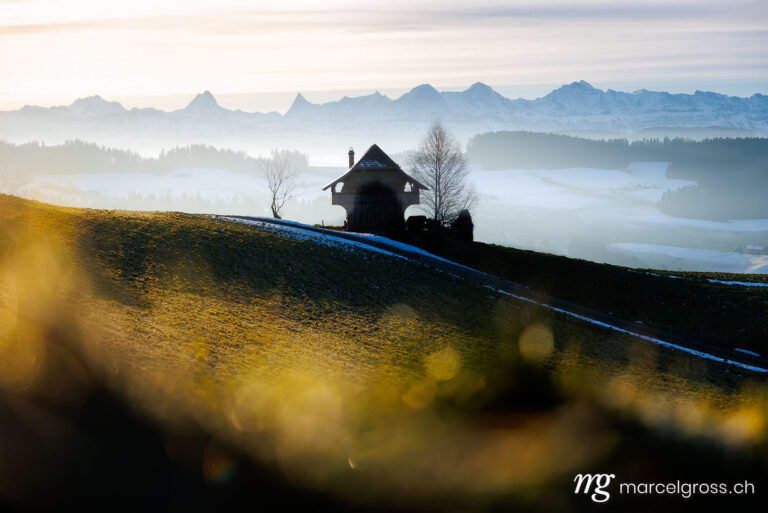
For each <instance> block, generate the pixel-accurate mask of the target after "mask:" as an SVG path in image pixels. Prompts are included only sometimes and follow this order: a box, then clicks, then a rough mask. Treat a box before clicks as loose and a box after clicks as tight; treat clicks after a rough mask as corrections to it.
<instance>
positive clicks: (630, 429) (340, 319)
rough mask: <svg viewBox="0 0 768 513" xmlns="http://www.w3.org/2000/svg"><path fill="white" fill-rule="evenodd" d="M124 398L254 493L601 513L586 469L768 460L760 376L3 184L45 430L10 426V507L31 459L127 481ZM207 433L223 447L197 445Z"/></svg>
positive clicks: (11, 384)
mask: <svg viewBox="0 0 768 513" xmlns="http://www.w3.org/2000/svg"><path fill="white" fill-rule="evenodd" d="M101 389H104V390H107V391H109V393H114V394H115V395H116V396H117V397H119V398H120V399H119V401H125V402H126V403H127V404H129V405H131V406H130V408H131V409H135V410H136V411H137V412H139V413H140V415H141V416H142V417H147V418H148V419H150V420H149V421H148V422H149V424H150V425H152V426H156V429H157V430H158V434H157V437H159V438H158V439H157V440H155V439H151V441H150V442H147V443H149V444H150V445H151V444H152V443H157V444H159V447H164V449H163V450H161V451H160V453H159V454H161V455H162V456H158V457H161V458H166V459H167V460H168V461H166V460H163V461H164V463H163V464H164V465H171V466H173V467H174V468H176V467H180V468H185V469H190V470H188V471H189V472H195V473H197V474H202V478H201V483H202V484H201V486H202V485H205V486H209V487H212V488H214V489H215V490H228V489H230V488H231V487H234V486H237V487H238V490H241V491H243V490H245V491H247V490H248V489H249V488H248V487H249V486H250V484H249V482H248V481H244V480H245V479H246V478H245V477H244V476H246V475H247V473H246V472H245V471H243V470H242V469H243V468H244V465H245V463H238V462H242V461H251V460H252V459H253V460H254V461H259V462H261V463H262V464H263V465H265V466H266V467H265V468H268V469H271V470H269V474H270V475H280V476H283V477H284V479H285V480H286V482H287V483H288V484H287V485H286V486H288V487H289V489H299V490H305V491H307V490H309V491H311V492H312V493H315V494H320V495H322V496H323V497H327V498H329V499H328V500H331V501H332V504H334V505H335V506H336V507H337V508H338V507H341V506H342V505H344V506H349V505H352V506H370V505H371V504H378V505H380V506H381V505H383V506H382V507H383V508H384V509H398V508H400V509H416V508H427V509H430V508H434V509H437V510H445V509H467V508H469V509H473V510H477V509H485V508H499V507H509V506H514V505H516V506H524V507H525V506H532V505H536V506H537V507H540V506H541V505H542V504H544V505H549V506H551V507H557V508H558V509H581V508H582V507H586V506H588V505H589V503H587V502H578V501H577V502H574V500H575V499H574V497H573V494H572V484H571V483H572V479H573V476H574V475H575V474H576V473H579V472H588V471H591V470H592V469H606V470H609V471H611V472H614V473H617V474H621V475H623V476H625V477H626V478H627V479H629V478H630V477H631V478H636V479H650V478H651V477H652V478H654V479H655V480H657V481H658V480H664V479H679V478H680V477H687V478H691V479H692V478H695V477H699V478H702V480H706V481H711V480H713V479H715V478H720V479H727V478H734V479H735V478H738V479H745V478H748V477H750V476H753V475H756V473H764V472H765V471H766V468H768V466H767V462H768V447H767V446H766V441H765V433H766V424H765V423H766V419H767V418H768V417H767V415H768V411H767V410H766V406H765V405H766V402H765V397H766V389H765V386H764V382H763V381H762V379H760V378H756V377H754V376H750V375H743V374H742V373H741V372H739V371H738V369H735V368H728V367H725V366H722V365H719V364H715V363H712V362H708V361H706V360H701V359H695V358H692V357H690V356H689V355H685V354H682V353H676V352H672V351H670V350H666V349H664V348H660V347H657V346H653V345H650V344H648V343H646V342H643V341H639V340H636V339H633V338H631V337H626V336H623V335H620V334H617V333H614V332H610V331H607V330H603V329H600V328H597V327H594V326H591V325H588V324H586V323H582V322H580V321H577V320H573V319H570V318H567V317H563V316H561V315H559V314H556V313H553V312H551V311H548V310H545V309H542V308H539V307H536V306H534V305H530V304H526V303H519V302H515V301H514V300H511V299H510V298H508V297H505V296H503V295H500V294H498V293H496V292H495V291H492V290H490V289H487V288H484V287H480V286H478V285H476V284H474V283H470V282H466V281H464V280H461V279H458V278H455V277H453V276H450V275H447V274H445V273H442V272H439V271H436V270H434V269H430V268H428V267H423V266H420V265H418V264H415V263H411V262H407V261H404V260H402V259H399V258H395V257H391V256H387V255H382V254H378V253H371V252H366V251H363V250H352V249H348V248H347V249H345V248H342V247H333V246H327V245H323V244H318V243H316V242H313V241H309V240H295V239H291V238H287V237H284V236H281V235H280V234H279V233H272V232H268V231H260V230H258V229H255V228H253V227H250V226H246V225H240V224H236V223H228V222H223V221H219V220H217V219H214V218H211V217H209V216H199V215H187V214H178V213H140V212H125V211H97V210H84V209H68V208H60V207H53V206H50V205H44V204H40V203H36V202H30V201H25V200H21V199H18V198H15V197H10V196H0V392H1V393H0V396H1V398H2V400H0V429H3V428H4V427H6V426H11V425H15V424H14V423H16V422H21V420H23V421H24V422H28V423H30V425H34V426H35V427H36V429H29V430H18V431H13V430H11V429H10V428H8V429H6V430H5V432H6V433H11V434H12V435H13V436H11V435H7V436H5V437H4V438H0V454H9V455H11V456H6V457H3V458H0V477H3V476H10V475H12V476H13V479H14V481H13V482H14V486H13V487H9V486H5V485H3V484H2V483H3V480H2V479H0V501H2V502H8V503H10V504H16V503H18V502H24V501H25V500H28V499H29V497H31V495H29V492H28V490H34V489H35V486H36V483H39V479H40V476H39V475H38V474H39V473H36V471H34V470H30V469H28V468H27V467H28V466H25V465H23V464H22V463H23V462H29V461H34V462H45V461H47V460H46V458H48V459H51V460H53V457H52V456H50V455H51V454H57V457H56V458H55V461H56V462H58V463H57V464H56V465H53V464H52V463H51V462H50V461H49V463H51V464H52V465H53V466H52V467H51V468H53V469H55V470H51V475H54V476H58V475H59V474H57V473H56V472H59V473H60V474H61V475H62V476H63V475H67V474H68V473H71V469H70V468H68V467H67V466H66V465H65V463H61V462H77V463H76V464H74V463H73V465H75V466H77V468H78V475H85V476H99V475H105V474H106V475H109V473H110V472H118V470H119V469H117V468H102V467H99V466H97V465H95V464H92V463H91V460H90V459H88V457H85V456H83V454H82V453H80V452H74V451H75V450H76V448H78V447H81V446H82V444H80V445H79V444H78V443H75V441H77V440H80V441H81V442H82V440H81V438H82V437H83V436H85V435H83V434H82V433H80V434H79V431H78V430H77V429H74V428H73V427H72V426H80V425H82V424H81V423H80V420H82V418H83V417H84V415H85V414H84V413H83V411H84V408H85V409H86V410H85V411H88V410H87V408H88V405H89V404H92V403H91V401H90V400H89V398H90V397H92V396H93V394H94V393H96V392H95V390H101ZM19 401H21V402H22V403H23V404H24V405H31V406H29V407H30V408H33V409H34V411H35V412H37V413H35V414H29V415H27V414H26V413H24V412H26V411H27V409H26V408H27V406H24V407H23V408H20V407H18V406H14V405H17V404H18V403H19ZM6 405H8V407H7V408H6V407H5V406H6ZM50 418H53V419H54V420H56V422H53V421H48V420H45V419H49V420H50ZM89 418H90V417H89ZM94 418H96V419H101V418H102V417H101V416H97V417H94ZM19 419H21V420H19ZM40 419H43V420H40ZM73 419H74V420H73ZM78 419H80V420H78ZM88 425H96V426H100V427H99V428H98V429H96V431H97V432H103V431H104V430H107V431H108V432H109V430H110V429H113V428H112V427H110V426H112V424H110V423H109V422H106V421H103V422H102V420H92V423H91V424H88ZM38 428H39V429H38ZM190 432H192V433H197V435H195V436H199V434H200V433H204V434H205V436H207V437H210V438H206V440H213V441H211V442H206V443H203V444H202V445H201V446H199V447H198V446H197V445H195V446H194V447H193V448H190V445H189V444H181V445H179V443H177V442H178V440H179V439H186V438H185V436H187V435H188V434H189V433H190ZM107 438H108V439H109V440H112V441H111V442H105V445H104V447H105V450H115V447H116V446H119V445H120V444H121V443H122V442H121V440H123V438H122V436H121V437H117V436H116V437H114V439H112V438H109V437H107ZM86 439H87V440H90V438H88V437H86ZM142 440H143V439H142ZM158 440H159V441H158ZM214 441H215V443H214ZM82 443H85V444H86V445H87V443H86V442H82ZM137 444H138V446H140V447H144V446H145V445H146V444H145V443H144V442H137ZM212 444H213V445H212ZM12 447H15V448H16V450H15V451H12V450H11V448H12ZM20 447H23V448H24V450H21V451H20V450H19V449H18V448H20ZM52 447H55V448H56V450H55V451H53V452H51V451H52V449H51V448H52ZM179 447H182V448H181V449H179ZM212 447H213V448H212ZM221 447H226V448H227V449H226V450H225V449H221ZM4 451H5V452H4ZM57 451H58V452H57ZM129 452H130V451H129ZM14 454H15V455H17V456H16V458H14V457H13V455H14ZM136 454H141V451H138V452H137V453H136ZM190 454H191V455H190ZM238 454H240V455H243V456H242V457H243V458H245V460H242V459H238V456H237V455H238ZM126 458H127V460H124V459H119V460H114V461H119V462H120V463H119V465H120V466H125V465H127V466H129V467H130V466H131V465H137V466H139V467H140V466H141V462H140V461H138V460H137V459H136V458H138V456H137V457H136V458H134V459H131V457H130V455H127V456H126ZM94 461H96V460H94ZM99 461H101V460H99ZM110 461H112V460H110ZM125 461H128V462H129V463H125ZM190 461H191V462H192V463H190ZM726 461H727V462H728V464H727V465H724V462H726ZM168 462H170V463H168ZM115 466H118V463H116V464H115ZM239 469H240V470H239ZM123 470H124V469H123ZM185 472H186V470H185ZM238 476H240V477H238ZM48 478H50V476H48ZM126 479H127V480H128V482H129V483H133V482H132V481H130V480H131V479H133V478H126ZM68 483H69V481H68ZM73 483H75V481H73ZM68 486H69V485H68ZM71 486H72V487H73V488H65V489H64V491H62V492H61V493H64V494H66V493H74V492H73V491H72V490H73V489H75V490H77V489H78V488H77V486H81V487H82V486H87V480H83V481H82V482H80V481H77V482H76V483H75V484H72V485H71ZM227 487H230V488H227ZM272 492H273V493H277V492H276V491H275V490H272ZM25 493H26V495H25ZM168 493H170V492H168ZM217 493H219V492H217ZM222 493H223V492H222ZM280 493H290V492H287V491H285V490H283V491H281V492H280ZM579 499H581V498H579ZM643 500H644V501H645V502H642V504H643V506H649V505H653V504H654V501H655V500H658V498H656V499H654V498H644V499H643ZM585 501H586V498H585ZM198 507H199V505H198Z"/></svg>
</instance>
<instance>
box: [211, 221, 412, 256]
mask: <svg viewBox="0 0 768 513" xmlns="http://www.w3.org/2000/svg"><path fill="white" fill-rule="evenodd" d="M218 219H224V220H225V221H233V222H235V223H242V224H250V225H252V226H256V227H258V228H260V229H262V230H265V231H268V232H272V233H277V232H281V233H280V234H281V235H283V236H285V237H289V238H292V239H295V240H311V241H312V242H315V243H318V244H323V245H326V246H332V247H339V248H342V249H351V248H355V249H363V250H366V251H375V252H377V253H381V254H384V255H390V256H394V257H397V258H402V259H406V260H407V258H406V257H404V256H402V255H398V254H396V253H392V252H391V251H385V250H383V249H381V248H376V247H373V246H370V245H368V244H365V243H362V242H356V241H352V240H348V239H342V238H340V237H334V236H333V235H328V234H322V233H317V232H314V231H312V230H306V229H302V228H299V227H298V226H284V225H278V224H271V223H266V222H264V221H256V220H253V219H242V218H239V217H219V218H218ZM291 224H296V225H299V223H291ZM299 226H306V225H299Z"/></svg>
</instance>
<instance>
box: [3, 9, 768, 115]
mask: <svg viewBox="0 0 768 513" xmlns="http://www.w3.org/2000/svg"><path fill="white" fill-rule="evenodd" d="M766 48H768V0H724V1H715V0H663V1H659V0H649V1H642V0H633V1H630V0H519V1H498V0H472V1H466V0H465V1H461V2H460V1H457V0H439V1H437V0H434V1H433V0H426V1H420V0H387V1H384V2H366V1H363V0H356V1H348V0H332V1H325V2H323V1H319V0H314V1H308V0H279V1H278V0H273V1H269V2H260V1H244V0H216V1H207V0H206V1H204V0H167V1H162V0H129V1H128V0H118V1H112V0H99V1H95V0H0V109H15V108H18V107H21V106H22V105H24V104H27V103H29V104H37V105H56V104H69V103H71V102H72V101H73V100H74V99H75V98H78V97H83V96H88V95H92V94H99V95H101V96H103V97H105V98H107V99H113V100H119V101H122V102H123V103H124V104H125V105H126V106H127V107H133V106H157V107H161V108H177V107H181V106H183V105H184V104H185V103H187V102H188V101H189V100H190V99H191V97H192V96H193V95H194V94H195V93H197V92H200V91H203V90H210V91H211V92H213V93H214V95H215V96H216V97H217V98H219V100H220V103H221V104H222V105H223V106H225V107H228V108H241V109H244V110H248V111H253V110H271V109H278V110H281V111H283V110H285V109H286V108H287V107H288V104H289V103H290V99H291V98H292V97H293V96H294V95H295V93H296V92H298V91H301V92H303V93H305V96H307V98H308V99H310V100H315V101H328V100H331V99H336V98H338V97H339V96H340V95H342V94H348V93H354V94H363V93H369V92H373V91H374V90H380V91H381V92H383V93H385V94H386V93H388V94H390V95H393V96H395V97H396V96H397V94H399V93H401V92H403V91H405V90H407V89H410V88H411V87H413V86H416V85H418V84H422V83H431V84H433V85H435V86H436V87H438V88H446V89H463V88H465V87H467V86H469V85H470V84H471V83H473V82H476V81H481V82H485V83H487V84H489V85H491V86H494V87H495V88H496V89H497V90H499V92H501V93H503V94H505V95H507V96H511V97H518V96H524V97H536V96H540V95H543V94H546V92H548V91H549V90H551V89H552V88H553V87H555V86H558V85H561V84H564V83H569V82H573V81H575V80H582V79H583V80H587V81H588V82H590V83H592V84H593V85H595V86H596V87H600V88H603V89H607V88H614V89H621V90H630V91H631V90H635V89H640V88H646V89H657V90H659V89H666V90H670V91H673V92H692V91H694V90H695V89H703V90H715V91H718V92H723V93H727V94H735V95H739V96H748V95H750V94H752V93H755V92H761V93H768V51H766Z"/></svg>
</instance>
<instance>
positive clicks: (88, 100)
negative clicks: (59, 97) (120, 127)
mask: <svg viewBox="0 0 768 513" xmlns="http://www.w3.org/2000/svg"><path fill="white" fill-rule="evenodd" d="M66 109H67V110H68V111H69V112H72V113H74V114H77V115H81V116H97V115H102V114H114V113H119V112H125V107H123V106H122V105H121V104H120V103H119V102H110V101H107V100H105V99H104V98H102V97H101V96H99V95H98V94H95V95H93V96H86V97H84V98H78V99H77V100H75V101H73V102H72V104H71V105H70V106H69V107H66Z"/></svg>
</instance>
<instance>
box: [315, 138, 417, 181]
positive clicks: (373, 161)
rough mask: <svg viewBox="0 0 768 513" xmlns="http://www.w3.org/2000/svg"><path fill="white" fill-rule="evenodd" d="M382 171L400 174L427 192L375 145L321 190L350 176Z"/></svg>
mask: <svg viewBox="0 0 768 513" xmlns="http://www.w3.org/2000/svg"><path fill="white" fill-rule="evenodd" d="M382 170H387V171H395V172H397V173H401V174H402V175H403V176H404V177H405V179H406V181H408V182H411V183H413V184H414V186H415V187H417V188H419V189H423V190H429V188H428V187H426V186H425V185H424V184H422V183H421V182H419V181H418V180H416V179H415V178H413V177H412V176H410V175H409V174H408V173H406V172H405V171H403V170H402V169H401V168H400V166H398V165H397V163H396V162H395V161H394V160H392V159H391V158H390V157H389V155H387V154H386V153H384V151H383V150H382V149H381V148H379V147H378V146H377V145H375V144H374V145H372V146H371V147H370V148H368V149H367V150H366V152H365V153H364V154H363V156H362V157H360V159H359V160H358V161H357V162H355V164H354V165H353V166H352V167H351V168H349V170H348V171H346V172H345V173H344V174H342V175H341V176H339V177H338V178H336V179H335V180H333V181H332V182H331V183H329V184H328V185H326V186H325V187H323V190H326V189H328V188H329V187H332V186H334V185H336V183H338V182H341V181H344V180H345V179H346V178H347V176H349V175H350V174H353V173H365V172H366V171H382Z"/></svg>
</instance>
